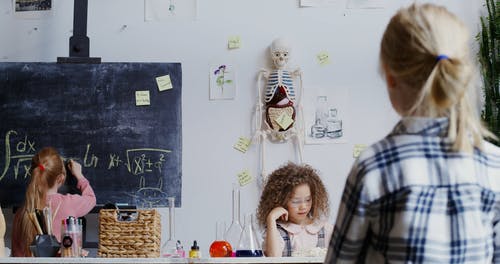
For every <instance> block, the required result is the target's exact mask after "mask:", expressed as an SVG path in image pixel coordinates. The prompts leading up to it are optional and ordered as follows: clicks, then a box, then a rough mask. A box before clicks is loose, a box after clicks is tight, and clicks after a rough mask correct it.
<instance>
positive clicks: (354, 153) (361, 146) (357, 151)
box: [352, 144, 366, 158]
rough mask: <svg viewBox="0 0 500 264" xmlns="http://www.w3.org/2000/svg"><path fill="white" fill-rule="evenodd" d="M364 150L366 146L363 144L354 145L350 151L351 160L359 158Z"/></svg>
mask: <svg viewBox="0 0 500 264" xmlns="http://www.w3.org/2000/svg"><path fill="white" fill-rule="evenodd" d="M365 148H366V145H364V144H356V145H354V149H353V150H352V156H353V158H357V157H359V155H360V154H361V151H363V149H365Z"/></svg>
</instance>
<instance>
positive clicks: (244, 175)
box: [238, 170, 253, 186]
mask: <svg viewBox="0 0 500 264" xmlns="http://www.w3.org/2000/svg"><path fill="white" fill-rule="evenodd" d="M252 180H253V177H252V175H251V174H250V171H248V170H244V171H242V172H240V173H238V181H239V182H240V186H245V185H247V184H249V183H250V182H252Z"/></svg>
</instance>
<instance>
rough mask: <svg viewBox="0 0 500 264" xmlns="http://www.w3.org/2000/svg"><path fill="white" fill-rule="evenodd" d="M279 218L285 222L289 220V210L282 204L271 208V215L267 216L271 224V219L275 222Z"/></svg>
mask: <svg viewBox="0 0 500 264" xmlns="http://www.w3.org/2000/svg"><path fill="white" fill-rule="evenodd" d="M278 219H280V220H281V221H283V222H287V221H288V211H287V210H286V209H285V208H283V207H281V206H279V207H276V208H274V209H273V210H271V212H269V215H268V216H267V222H268V224H269V221H272V222H271V223H274V224H275V223H276V220H278Z"/></svg>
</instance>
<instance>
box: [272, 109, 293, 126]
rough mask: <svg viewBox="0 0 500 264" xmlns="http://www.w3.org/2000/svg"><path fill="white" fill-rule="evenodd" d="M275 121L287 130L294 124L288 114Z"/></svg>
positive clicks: (282, 114)
mask: <svg viewBox="0 0 500 264" xmlns="http://www.w3.org/2000/svg"><path fill="white" fill-rule="evenodd" d="M274 121H276V123H278V125H279V126H280V127H281V128H283V129H287V128H288V127H289V126H290V125H291V124H292V123H293V119H292V117H291V116H290V115H289V114H287V113H286V112H283V113H281V115H279V116H278V117H277V118H276V119H274Z"/></svg>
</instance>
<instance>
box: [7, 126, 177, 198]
mask: <svg viewBox="0 0 500 264" xmlns="http://www.w3.org/2000/svg"><path fill="white" fill-rule="evenodd" d="M17 134H18V133H17V132H16V131H15V130H10V131H8V132H7V133H6V135H5V152H4V155H5V166H4V168H3V170H2V173H1V175H0V183H1V182H2V180H3V179H4V177H5V176H6V175H8V172H9V171H11V169H12V172H13V175H14V179H18V178H19V177H20V178H23V179H26V178H27V177H28V176H29V175H30V166H31V158H32V157H33V155H34V154H35V153H36V152H37V149H36V142H35V140H34V139H31V138H30V137H29V136H28V135H25V136H24V137H20V138H21V140H19V139H17V140H14V141H13V140H12V139H11V136H12V135H17ZM84 147H85V150H84V155H83V157H63V158H64V159H74V160H76V161H78V162H79V163H80V164H81V165H82V167H83V168H97V167H98V166H105V169H107V170H113V169H114V168H118V167H120V166H125V167H126V169H127V171H128V173H129V174H131V175H135V176H137V175H139V176H141V175H145V174H147V173H153V172H157V173H161V172H162V168H163V167H164V166H165V163H166V155H167V154H168V153H171V152H172V151H171V150H168V149H157V148H131V149H124V153H108V155H107V156H106V157H99V156H97V155H95V154H94V153H93V152H92V145H91V144H87V145H86V146H84ZM13 150H14V153H13ZM84 173H85V172H84ZM137 183H138V185H137V186H138V190H140V189H141V188H144V185H143V184H144V179H140V180H139V181H138V182H137Z"/></svg>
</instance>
